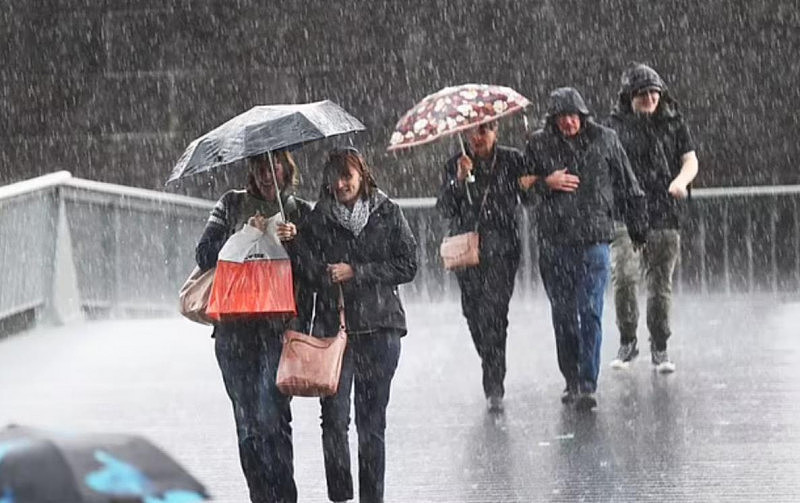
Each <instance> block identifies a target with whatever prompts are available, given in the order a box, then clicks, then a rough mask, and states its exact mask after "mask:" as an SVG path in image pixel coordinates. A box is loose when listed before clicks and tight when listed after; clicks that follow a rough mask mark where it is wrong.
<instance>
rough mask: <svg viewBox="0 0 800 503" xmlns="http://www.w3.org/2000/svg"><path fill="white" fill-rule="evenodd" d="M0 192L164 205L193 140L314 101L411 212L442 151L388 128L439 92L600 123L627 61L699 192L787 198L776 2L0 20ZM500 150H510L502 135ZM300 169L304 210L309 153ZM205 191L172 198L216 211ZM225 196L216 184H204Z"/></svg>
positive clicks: (781, 40)
mask: <svg viewBox="0 0 800 503" xmlns="http://www.w3.org/2000/svg"><path fill="white" fill-rule="evenodd" d="M0 3H2V6H3V8H2V17H0V35H2V38H3V40H5V43H4V44H3V45H2V46H0V51H1V52H0V60H1V61H2V62H3V64H2V65H0V109H1V110H2V114H0V145H2V148H0V183H9V182H13V181H18V180H22V179H25V178H29V177H32V176H36V175H40V174H43V173H48V172H52V171H55V170H59V169H66V170H69V171H71V172H73V174H74V175H75V176H79V177H84V178H90V179H95V180H101V181H107V182H113V183H120V184H125V185H133V186H138V187H144V188H151V189H161V188H163V182H164V180H165V179H166V177H167V175H168V174H169V172H170V170H171V168H172V165H173V163H174V162H175V161H176V160H177V159H178V157H179V155H180V153H181V152H182V151H183V149H184V148H185V146H186V145H187V144H188V143H189V141H191V140H192V139H193V138H195V137H197V136H199V135H201V134H202V133H204V132H206V131H208V130H209V129H211V128H213V127H215V126H216V125H218V124H220V123H222V122H224V121H225V120H227V119H229V118H230V117H232V116H234V115H236V114H238V113H240V112H242V111H244V110H246V109H248V108H250V107H251V106H253V105H255V104H268V103H281V102H298V101H311V100H319V99H324V98H328V99H332V100H334V101H336V102H337V103H339V104H340V105H342V106H343V107H345V108H346V109H348V110H349V111H351V112H352V113H353V114H354V115H356V116H357V117H359V118H360V119H361V120H362V121H363V122H364V123H365V124H366V125H367V127H368V128H369V131H368V132H367V133H366V134H364V135H361V136H360V137H358V138H356V139H355V143H356V145H357V146H361V147H362V148H363V149H364V150H365V152H366V154H367V157H368V160H369V161H370V162H371V163H372V164H373V165H374V167H375V171H376V173H377V176H378V179H379V182H380V183H381V185H382V186H384V188H386V189H387V190H388V191H389V192H390V193H391V194H394V195H397V196H430V195H433V194H434V193H435V190H436V186H437V185H438V178H439V169H440V166H441V164H442V162H443V160H444V158H445V156H446V155H447V152H448V151H454V150H455V148H456V145H455V143H452V142H451V143H446V144H443V145H437V146H432V147H422V148H421V149H419V150H415V151H413V152H409V153H404V154H399V155H398V156H393V155H387V154H385V153H384V149H385V146H386V145H387V143H388V138H389V136H390V134H391V131H392V128H393V126H394V124H395V122H396V121H397V119H398V118H399V117H400V115H402V113H403V112H404V111H405V110H407V109H408V108H409V107H410V106H412V105H413V104H414V103H415V102H416V101H418V100H419V99H421V98H422V97H423V96H425V95H426V94H429V93H430V92H433V91H435V90H438V89H439V88H441V87H444V86H446V85H453V84H459V83H464V82H485V83H496V84H504V85H509V86H512V87H514V88H515V89H517V90H518V91H520V92H521V93H522V94H524V95H525V96H527V97H528V98H530V99H531V100H532V101H533V103H534V105H533V106H532V107H531V108H530V109H529V111H528V115H529V117H530V118H531V121H532V124H535V123H536V122H537V121H538V118H539V117H541V114H542V113H543V111H544V101H545V99H546V97H547V94H548V92H549V91H550V90H551V89H552V88H554V87H557V86H561V85H573V86H575V87H577V88H578V89H579V90H580V91H581V92H582V93H583V95H584V97H585V98H586V100H587V102H588V104H589V106H590V107H591V108H592V109H593V110H594V111H595V112H596V114H597V115H598V116H600V117H603V116H605V115H606V114H607V113H608V111H609V110H610V108H611V105H612V104H613V101H614V99H615V95H616V92H617V88H618V82H619V76H620V73H621V71H622V70H623V69H624V67H625V66H626V63H627V62H629V61H634V60H637V61H643V62H647V63H649V64H651V65H652V66H654V67H655V68H656V69H657V70H658V71H659V72H660V73H661V74H662V76H663V77H664V78H665V80H666V81H667V83H668V84H669V85H670V86H671V89H672V91H673V93H674V94H675V95H676V96H677V97H678V99H679V100H680V101H681V103H682V105H683V110H684V112H685V114H686V116H687V118H688V121H689V123H690V125H691V127H692V129H693V132H694V135H695V138H696V141H697V146H698V154H699V156H700V162H701V169H702V173H701V176H700V177H699V178H698V180H697V185H698V186H720V185H759V184H796V183H800V174H799V170H798V169H797V166H796V159H797V158H798V154H800V143H798V141H797V139H796V134H797V126H798V117H797V112H796V107H797V104H798V103H800V86H798V82H800V64H798V60H797V54H798V53H800V12H799V11H800V9H798V8H797V2H796V1H795V0H766V1H759V2H750V1H743V0H737V1H728V0H706V1H703V2H696V1H688V0H678V1H664V2H640V1H635V0H591V1H588V0H533V1H524V2H523V1H512V0H481V1H472V0H464V1H453V0H448V1H431V0H404V1H395V2H384V1H382V0H376V1H366V0H344V1H323V0H284V1H281V2H278V1H255V0H195V1H189V0H159V1H155V0H96V1H91V2H90V1H86V0H2V2H0ZM501 135H502V136H501V139H502V141H504V142H505V143H510V144H512V145H517V146H521V145H522V144H523V138H524V136H523V131H522V120H521V118H519V117H517V118H512V119H510V120H508V121H507V122H504V124H503V129H502V132H501ZM321 148H322V146H320V147H319V148H310V149H307V150H305V151H304V152H303V153H301V154H300V155H299V157H300V161H301V163H302V164H303V170H304V173H305V188H304V190H303V192H304V193H311V192H313V191H314V190H315V187H316V183H315V182H316V180H315V177H314V175H313V171H314V165H316V164H318V163H319V160H320V155H321V150H320V149H321ZM207 183H208V180H196V181H195V183H192V184H188V185H187V186H185V187H182V188H179V189H178V190H179V191H182V192H186V193H191V194H194V195H204V196H207V197H216V196H217V195H218V193H215V192H217V191H218V190H219V188H220V187H219V186H218V185H215V186H208V185H207ZM221 183H222V184H225V183H228V184H230V183H236V181H235V180H227V181H223V182H221Z"/></svg>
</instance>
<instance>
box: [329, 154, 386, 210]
mask: <svg viewBox="0 0 800 503" xmlns="http://www.w3.org/2000/svg"><path fill="white" fill-rule="evenodd" d="M351 167H352V168H355V169H356V171H358V174H359V175H361V188H360V189H359V192H360V197H362V198H365V199H367V198H369V197H370V196H371V195H372V191H373V190H374V189H376V188H378V185H377V184H376V183H375V179H374V178H373V177H372V172H371V171H370V169H369V166H367V162H366V161H365V160H364V156H363V155H361V152H359V151H358V149H356V148H355V147H338V148H335V149H333V150H331V151H330V152H329V153H328V159H327V160H326V161H325V166H324V167H323V168H322V187H321V189H320V198H322V197H326V196H329V195H333V190H334V189H333V187H331V182H332V181H334V180H337V179H338V178H339V177H341V176H343V175H346V174H347V173H349V172H350V168H351Z"/></svg>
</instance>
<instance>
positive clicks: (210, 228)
mask: <svg viewBox="0 0 800 503" xmlns="http://www.w3.org/2000/svg"><path fill="white" fill-rule="evenodd" d="M281 196H282V197H281V201H282V202H283V208H284V211H285V212H286V218H287V220H288V221H289V222H292V223H294V224H295V225H296V226H297V227H298V228H300V227H301V226H302V225H303V224H304V222H305V220H306V219H307V218H308V217H309V216H310V215H311V205H310V204H309V203H308V202H306V201H304V200H302V199H299V198H296V197H294V196H293V195H290V194H286V193H284V194H282V195H281ZM278 210H279V206H278V204H277V202H272V201H266V200H264V199H261V198H259V197H257V196H254V195H253V194H251V193H250V192H248V191H245V190H230V191H228V192H226V193H225V194H223V195H222V197H221V198H220V199H219V201H218V202H217V204H216V205H215V206H214V208H213V209H212V210H211V215H210V216H209V219H208V223H207V224H206V227H205V230H204V231H203V235H202V237H201V238H200V242H199V243H198V244H197V248H196V249H195V260H196V261H197V265H198V266H199V267H200V269H202V270H206V269H211V268H212V267H215V266H216V265H217V257H218V256H219V252H220V250H221V249H222V247H223V246H224V245H225V242H226V241H227V240H228V238H230V237H231V236H232V235H233V234H234V233H235V232H236V231H238V230H241V228H242V226H243V225H244V224H245V223H247V221H248V220H249V218H250V217H251V216H253V215H254V214H255V212H256V211H260V212H261V213H262V214H263V215H266V216H271V215H274V214H275V213H277V211H278ZM284 247H285V248H286V250H287V252H288V254H289V257H290V258H291V259H292V263H293V269H296V261H297V239H294V240H291V241H287V242H284ZM294 280H295V281H294V283H295V285H294V291H295V303H296V306H297V318H296V319H295V320H293V321H292V323H291V327H292V328H295V329H297V330H304V331H307V330H309V328H310V326H311V325H310V324H311V313H312V310H313V307H314V305H313V302H314V297H313V292H312V291H311V289H310V288H309V287H308V286H307V285H305V284H303V283H302V282H301V281H299V279H298V275H297V273H295V274H294ZM269 323H270V324H272V325H274V329H275V331H276V332H282V331H283V328H284V326H285V323H283V322H282V321H280V320H270V321H269Z"/></svg>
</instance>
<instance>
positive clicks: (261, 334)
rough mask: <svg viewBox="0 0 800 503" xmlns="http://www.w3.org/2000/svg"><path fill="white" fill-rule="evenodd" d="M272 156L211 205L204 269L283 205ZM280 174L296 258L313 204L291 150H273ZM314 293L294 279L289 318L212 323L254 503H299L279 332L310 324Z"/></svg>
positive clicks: (201, 249)
mask: <svg viewBox="0 0 800 503" xmlns="http://www.w3.org/2000/svg"><path fill="white" fill-rule="evenodd" d="M267 155H269V154H264V155H260V156H256V157H251V158H249V159H248V160H247V162H248V165H249V168H250V175H249V179H248V185H247V188H246V189H245V190H231V191H229V192H226V193H225V194H224V195H223V196H222V197H221V198H220V200H219V202H217V205H216V206H215V207H214V209H213V210H211V216H210V217H209V219H208V223H207V224H206V228H205V231H204V232H203V236H202V237H201V238H200V243H199V244H198V245H197V250H196V260H197V264H198V265H199V266H200V268H201V269H203V270H206V269H210V268H212V267H214V266H216V264H217V256H218V254H219V251H220V250H221V249H222V246H223V245H224V244H225V242H226V241H227V240H228V238H229V237H230V236H231V235H232V234H233V233H234V232H236V231H238V230H241V229H242V227H243V226H244V225H250V226H252V227H255V228H257V229H259V230H261V231H262V232H264V231H265V230H266V224H267V219H268V217H269V216H271V215H274V214H276V213H277V212H278V211H279V210H280V207H279V205H278V199H277V192H278V191H276V186H275V180H273V176H272V169H271V167H270V163H269V159H268V158H267V157H266V156H267ZM275 174H276V178H277V187H278V188H279V189H280V194H281V200H282V202H283V207H284V210H285V212H286V218H287V222H286V223H283V224H279V225H278V237H279V238H280V239H281V241H283V243H284V245H285V246H286V248H287V250H288V252H289V255H290V256H291V257H295V256H296V243H294V238H295V236H296V235H297V227H298V226H302V222H303V220H304V219H305V218H306V217H308V215H309V214H310V213H311V206H310V205H309V204H308V203H307V202H305V201H302V200H300V199H298V198H296V197H294V196H293V195H292V194H291V192H292V190H291V189H293V187H294V186H295V185H296V184H297V167H296V165H295V163H294V160H293V159H292V157H291V155H290V154H289V153H288V152H278V153H277V154H276V155H275ZM296 277H297V275H296V274H295V278H296ZM310 294H311V292H310V290H307V289H306V288H304V287H303V285H301V284H299V283H298V282H297V281H295V296H296V302H297V311H298V316H297V318H296V319H294V320H291V321H289V322H286V321H284V320H277V319H276V320H266V319H261V320H242V321H224V322H218V323H217V324H216V325H215V327H214V337H215V352H216V356H217V362H218V363H219V368H220V370H221V372H222V378H223V381H224V382H225V389H226V390H227V392H228V396H229V397H230V399H231V402H232V404H233V413H234V419H235V421H236V433H237V436H238V438H239V458H240V460H241V464H242V470H243V471H244V475H245V478H246V479H247V485H248V487H249V489H250V501H252V502H254V503H256V502H258V503H263V502H267V501H269V502H282V503H284V502H289V503H294V502H296V501H297V488H296V486H295V482H294V468H293V453H292V427H291V424H290V421H291V419H292V415H291V410H290V408H289V398H288V397H286V396H284V395H283V394H282V393H281V392H280V391H279V390H278V388H277V387H276V385H275V375H276V372H277V369H278V361H279V360H280V356H281V334H283V332H284V330H285V329H286V328H287V327H288V326H291V327H292V328H295V329H298V330H307V328H308V324H309V323H308V322H309V320H310V317H311V309H312V297H311V295H310Z"/></svg>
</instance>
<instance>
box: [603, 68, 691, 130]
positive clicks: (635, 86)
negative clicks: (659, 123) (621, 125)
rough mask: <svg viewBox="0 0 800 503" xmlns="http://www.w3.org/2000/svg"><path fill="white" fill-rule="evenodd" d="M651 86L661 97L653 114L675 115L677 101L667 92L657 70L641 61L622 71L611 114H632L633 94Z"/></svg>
mask: <svg viewBox="0 0 800 503" xmlns="http://www.w3.org/2000/svg"><path fill="white" fill-rule="evenodd" d="M651 87H654V88H656V89H658V90H659V91H661V98H660V99H659V104H658V108H657V109H656V112H655V115H656V116H657V117H659V118H673V117H677V116H678V102H677V101H676V100H675V99H674V98H673V97H672V95H671V94H670V93H669V90H668V89H667V85H666V84H665V83H664V79H662V78H661V76H660V75H659V74H658V72H656V71H655V70H653V69H652V68H650V67H649V66H647V65H645V64H642V63H634V64H633V65H631V66H630V67H628V69H626V70H625V71H624V72H622V79H621V80H620V88H619V93H618V94H617V103H616V104H615V105H614V108H613V110H612V112H611V115H615V116H618V117H619V116H622V115H626V114H633V109H632V108H631V100H632V99H633V95H634V94H636V92H637V91H640V90H642V89H646V88H651Z"/></svg>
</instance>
